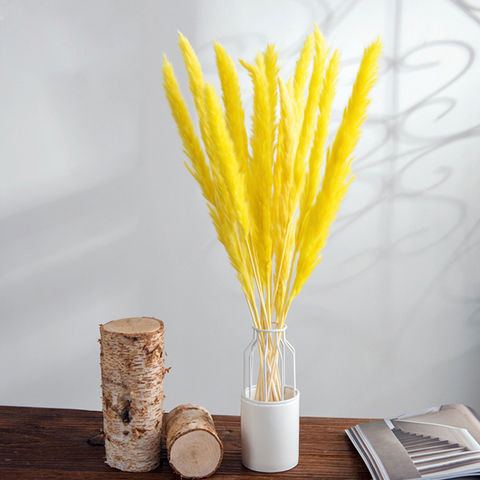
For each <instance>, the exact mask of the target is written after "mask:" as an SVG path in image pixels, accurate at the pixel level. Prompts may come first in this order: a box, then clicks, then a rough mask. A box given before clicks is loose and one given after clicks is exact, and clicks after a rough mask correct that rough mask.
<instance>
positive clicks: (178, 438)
mask: <svg viewBox="0 0 480 480" xmlns="http://www.w3.org/2000/svg"><path fill="white" fill-rule="evenodd" d="M164 422H165V434H166V443H167V451H168V461H169V463H170V465H171V467H172V468H173V469H174V470H175V471H176V472H177V473H178V474H180V475H181V477H182V478H206V477H209V476H210V475H213V473H215V471H216V470H217V469H218V467H219V466H220V464H221V463H222V458H223V445H222V442H221V441H220V438H219V437H218V435H217V432H216V430H215V425H214V423H213V419H212V417H211V415H210V414H209V413H208V411H207V410H206V409H205V408H203V407H201V406H200V405H194V404H188V405H180V406H179V407H177V408H175V409H173V410H172V411H171V412H170V413H168V414H166V415H165V417H164Z"/></svg>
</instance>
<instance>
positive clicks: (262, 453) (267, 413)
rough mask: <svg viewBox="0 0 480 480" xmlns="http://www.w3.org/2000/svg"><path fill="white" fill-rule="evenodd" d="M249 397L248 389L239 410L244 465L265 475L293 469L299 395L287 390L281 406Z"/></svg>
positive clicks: (298, 425)
mask: <svg viewBox="0 0 480 480" xmlns="http://www.w3.org/2000/svg"><path fill="white" fill-rule="evenodd" d="M255 389H256V387H253V389H252V396H254V393H255ZM249 396H250V395H249V392H248V389H247V390H246V391H245V392H244V394H242V410H241V432H242V463H243V465H244V466H245V467H247V468H249V469H250V470H255V471H256V472H264V473H275V472H284V471H286V470H290V469H292V468H293V467H295V466H296V465H297V464H298V452H299V433H300V422H299V420H300V392H299V391H298V390H295V391H294V390H293V387H290V386H287V387H285V400H283V401H280V402H259V401H256V400H252V399H251V398H249Z"/></svg>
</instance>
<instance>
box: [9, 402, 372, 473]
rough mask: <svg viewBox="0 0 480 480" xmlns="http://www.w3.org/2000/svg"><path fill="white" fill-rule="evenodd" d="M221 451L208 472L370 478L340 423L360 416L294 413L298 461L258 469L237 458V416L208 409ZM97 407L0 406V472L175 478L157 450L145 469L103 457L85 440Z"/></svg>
mask: <svg viewBox="0 0 480 480" xmlns="http://www.w3.org/2000/svg"><path fill="white" fill-rule="evenodd" d="M213 419H214V421H215V426H216V428H217V432H218V435H219V436H220V439H221V440H222V442H223V446H224V456H223V461H222V464H221V466H220V468H219V469H218V470H217V471H216V473H215V475H213V476H212V477H211V478H212V479H215V478H218V479H220V480H227V479H236V480H240V479H244V478H245V479H246V478H250V477H255V478H257V479H267V478H268V479H271V478H273V479H283V478H285V479H287V478H289V479H295V478H298V479H310V480H313V479H319V480H320V479H321V480H329V479H332V480H333V479H335V480H342V479H345V480H347V479H348V480H356V479H358V480H361V479H365V480H368V479H370V478H371V477H370V475H369V473H368V470H367V468H366V467H365V465H364V463H363V461H362V459H361V457H360V456H359V455H358V453H357V452H356V450H355V448H354V447H353V446H352V444H351V443H350V441H349V439H348V437H347V435H346V434H345V429H346V428H349V427H352V426H354V425H356V424H357V423H360V422H365V421H366V420H365V419H353V418H313V417H301V419H300V462H299V464H298V465H297V466H296V467H295V468H294V469H292V470H290V471H288V472H284V473H275V474H262V473H256V472H252V471H251V470H248V469H246V468H245V467H244V466H243V465H242V462H241V452H240V417H235V416H227V415H214V416H213ZM101 429H102V412H92V411H85V410H66V409H56V408H30V407H4V406H3V407H2V406H0V478H1V479H2V480H7V479H8V480H10V479H12V480H27V479H44V478H48V479H74V480H80V479H82V480H83V479H88V480H96V479H101V480H108V479H118V480H120V479H129V480H137V479H139V480H140V479H155V478H162V479H166V480H173V479H175V480H180V477H179V476H177V475H176V474H174V473H173V471H172V469H171V468H170V466H169V465H168V461H167V459H166V452H165V449H164V451H163V459H162V464H161V466H160V467H158V468H157V469H156V470H154V471H152V472H148V473H125V472H120V471H119V470H115V469H113V468H110V467H109V466H108V465H107V464H106V463H105V449H104V447H103V446H101V445H92V444H91V443H89V440H90V439H91V438H92V437H95V436H96V435H98V434H99V433H100V432H101Z"/></svg>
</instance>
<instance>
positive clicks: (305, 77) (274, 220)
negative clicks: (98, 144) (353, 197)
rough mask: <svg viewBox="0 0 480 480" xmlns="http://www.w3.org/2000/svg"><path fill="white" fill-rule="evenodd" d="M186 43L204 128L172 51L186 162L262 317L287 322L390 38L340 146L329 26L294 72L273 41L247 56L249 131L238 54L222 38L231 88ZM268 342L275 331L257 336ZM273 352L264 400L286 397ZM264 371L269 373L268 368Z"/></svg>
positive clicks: (218, 49)
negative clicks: (287, 71) (284, 70)
mask: <svg viewBox="0 0 480 480" xmlns="http://www.w3.org/2000/svg"><path fill="white" fill-rule="evenodd" d="M179 45H180V49H181V51H182V55H183V60H184V63H185V67H186V69H187V72H188V78H189V86H190V91H191V93H192V95H193V99H194V103H195V109H196V111H197V115H198V123H199V128H198V133H197V131H196V129H195V127H194V123H193V121H192V118H191V116H190V114H189V112H188V109H187V105H186V103H185V101H184V99H183V97H182V94H181V93H180V88H179V85H178V82H177V79H176V77H175V74H174V71H173V67H172V65H171V64H170V63H169V62H168V60H167V59H166V57H164V63H163V68H162V72H163V79H164V87H165V93H166V97H167V99H168V102H169V104H170V108H171V112H172V116H173V118H174V119H175V122H176V124H177V126H178V132H179V134H180V137H181V139H182V142H183V147H184V151H185V153H186V155H187V157H188V160H189V161H188V163H187V168H188V169H189V171H190V173H191V174H192V175H193V177H194V178H195V180H196V181H197V182H198V184H199V185H200V188H201V191H202V194H203V196H204V197H205V200H206V202H207V205H208V210H209V213H210V216H211V219H212V222H213V225H214V226H215V229H216V232H217V236H218V239H219V240H220V242H221V243H222V244H223V245H224V247H225V250H226V252H227V254H228V257H229V259H230V262H231V264H232V266H233V268H234V269H235V270H236V273H237V277H238V280H239V281H240V284H241V286H242V289H243V293H244V295H245V298H246V301H247V305H248V308H249V310H250V314H251V316H252V319H253V326H254V327H255V328H256V329H259V330H270V329H272V328H273V329H277V330H281V329H282V328H284V326H285V320H286V317H287V313H288V311H289V308H290V305H291V303H292V300H293V299H294V298H295V297H296V296H297V295H298V293H299V292H300V290H301V289H302V287H303V285H304V284H305V282H306V281H307V279H308V278H309V276H310V275H311V273H312V272H313V270H314V269H315V267H316V266H317V265H318V263H319V262H320V259H321V251H322V249H323V247H324V246H325V243H326V240H327V237H328V234H329V230H330V226H331V224H332V222H333V220H334V219H335V217H336V215H337V212H338V210H339V207H340V204H341V202H342V200H343V198H344V196H345V194H346V192H347V190H348V187H349V186H350V183H351V181H352V179H353V176H352V174H351V163H352V159H353V156H352V155H353V152H354V148H355V146H356V144H357V142H358V140H359V138H360V134H361V126H362V123H363V122H364V120H365V118H366V116H367V107H368V105H369V103H370V98H369V93H370V90H371V89H372V87H373V85H374V84H375V81H376V78H377V70H378V60H379V57H380V54H381V50H382V43H381V41H380V39H377V40H376V41H375V42H373V43H372V44H371V45H370V46H368V47H367V48H366V49H365V51H364V55H363V58H362V61H361V64H360V67H359V70H358V74H357V76H356V80H355V83H354V85H353V89H352V93H351V96H350V99H349V101H348V104H347V106H346V107H345V110H344V112H343V117H342V120H341V123H340V126H339V127H338V130H337V132H336V134H335V136H334V138H333V141H332V142H331V144H330V145H328V146H326V142H327V137H328V134H329V125H330V117H331V111H332V102H333V99H334V97H335V93H336V85H337V81H338V75H339V63H340V53H339V52H338V51H334V52H330V49H329V48H328V47H327V46H326V44H325V39H324V37H323V36H322V34H321V32H320V30H319V29H318V28H317V27H316V26H315V29H314V31H313V32H312V33H311V34H310V35H309V36H308V37H307V38H306V40H305V42H304V45H303V48H302V50H301V52H300V56H299V58H298V61H297V63H296V66H295V71H294V73H293V75H292V76H291V77H290V78H288V80H284V79H282V77H281V76H280V75H279V66H278V59H277V52H276V50H275V46H274V45H268V46H267V48H266V50H265V51H264V52H263V53H259V54H257V56H256V58H255V60H254V62H253V63H247V62H245V61H243V60H240V64H241V65H242V67H243V68H245V69H246V70H247V71H248V74H249V76H250V78H251V81H252V84H253V114H252V118H251V129H250V134H248V132H247V128H246V125H245V113H244V108H243V105H242V98H241V96H240V85H239V80H238V73H237V69H236V67H235V63H234V62H233V60H232V59H231V57H230V56H229V55H228V53H227V52H226V51H225V49H224V48H223V47H222V46H221V45H220V44H219V43H217V42H215V44H214V50H215V56H216V64H217V68H218V75H219V77H220V83H221V89H222V94H221V98H220V96H219V94H218V93H217V92H216V91H215V89H214V87H213V86H212V85H211V84H209V83H207V82H205V81H204V78H203V74H202V69H201V66H200V63H199V61H198V59H197V56H196V55H195V52H194V51H193V49H192V47H191V46H190V44H189V42H188V40H187V39H186V38H185V37H184V36H182V35H181V34H180V40H179ZM259 349H265V338H263V340H262V339H261V340H260V342H259ZM272 355H274V358H272V359H271V361H269V362H268V365H267V363H265V364H262V365H261V367H260V368H261V369H262V368H268V369H269V372H268V375H269V382H268V385H265V387H263V385H264V383H263V382H258V388H257V391H256V399H257V400H263V401H278V400H281V399H282V398H283V397H282V392H281V391H280V380H279V376H278V371H276V369H275V366H274V364H275V363H276V357H275V355H278V353H277V354H272ZM263 373H264V372H263V370H262V375H263Z"/></svg>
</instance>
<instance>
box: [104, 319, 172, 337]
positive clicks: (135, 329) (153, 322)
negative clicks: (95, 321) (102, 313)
mask: <svg viewBox="0 0 480 480" xmlns="http://www.w3.org/2000/svg"><path fill="white" fill-rule="evenodd" d="M162 323H163V322H161V320H157V319H156V318H152V317H132V318H122V319H120V320H113V321H112V322H108V323H106V324H105V325H102V327H103V329H104V330H106V331H107V332H114V333H127V334H136V333H153V332H155V331H157V330H158V329H159V328H160V327H161V326H163V325H162Z"/></svg>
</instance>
